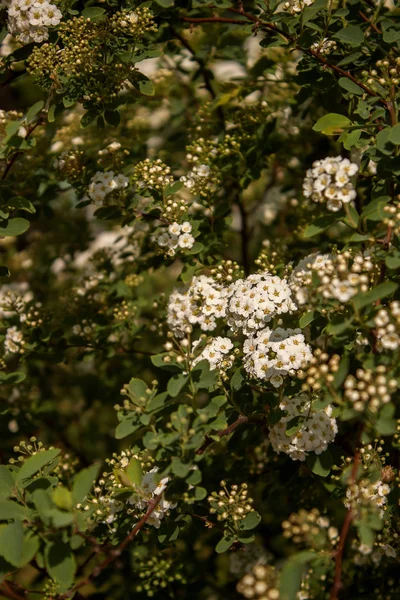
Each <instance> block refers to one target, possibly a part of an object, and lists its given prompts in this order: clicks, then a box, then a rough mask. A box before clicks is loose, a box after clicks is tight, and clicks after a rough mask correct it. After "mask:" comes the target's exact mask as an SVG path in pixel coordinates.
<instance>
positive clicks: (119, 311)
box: [113, 300, 137, 322]
mask: <svg viewBox="0 0 400 600" xmlns="http://www.w3.org/2000/svg"><path fill="white" fill-rule="evenodd" d="M136 312H137V307H136V306H135V304H134V303H133V302H132V301H130V302H129V301H127V300H122V302H121V304H120V305H119V306H116V307H114V309H113V314H114V319H115V320H116V321H122V322H125V321H128V320H130V319H132V318H134V317H135V316H136Z"/></svg>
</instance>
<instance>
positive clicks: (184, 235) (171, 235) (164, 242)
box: [157, 221, 195, 256]
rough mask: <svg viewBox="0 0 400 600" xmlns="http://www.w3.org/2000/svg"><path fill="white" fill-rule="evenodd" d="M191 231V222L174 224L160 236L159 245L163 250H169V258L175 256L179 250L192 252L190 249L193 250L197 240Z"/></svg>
mask: <svg viewBox="0 0 400 600" xmlns="http://www.w3.org/2000/svg"><path fill="white" fill-rule="evenodd" d="M191 231H192V226H191V224H190V223H189V221H185V222H184V223H182V224H181V225H180V224H179V223H172V224H171V225H170V226H169V227H168V231H165V232H164V233H162V234H161V235H160V236H158V238H157V243H158V245H159V246H161V248H165V249H166V250H167V254H168V256H175V254H176V250H177V249H182V250H184V249H188V250H190V248H193V244H194V242H195V239H194V237H193V236H192V235H191Z"/></svg>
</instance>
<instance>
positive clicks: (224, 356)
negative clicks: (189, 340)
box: [193, 336, 235, 371]
mask: <svg viewBox="0 0 400 600" xmlns="http://www.w3.org/2000/svg"><path fill="white" fill-rule="evenodd" d="M199 343H200V340H199V341H197V342H194V343H193V349H195V348H196V346H197V345H198V344H199ZM232 350H233V343H232V340H230V339H229V338H227V337H221V336H218V337H215V338H211V342H210V343H208V344H207V345H206V347H205V348H203V350H202V351H201V352H200V354H199V355H198V356H196V358H195V359H194V361H193V365H196V364H197V363H198V362H200V361H201V360H204V359H206V360H208V362H209V364H210V370H211V371H212V370H213V369H220V370H222V371H227V370H228V369H230V368H231V367H232V365H233V361H234V359H235V356H234V354H233V353H232Z"/></svg>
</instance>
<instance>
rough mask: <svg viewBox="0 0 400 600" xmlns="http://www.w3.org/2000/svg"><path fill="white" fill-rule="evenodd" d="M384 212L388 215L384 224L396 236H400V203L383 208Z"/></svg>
mask: <svg viewBox="0 0 400 600" xmlns="http://www.w3.org/2000/svg"><path fill="white" fill-rule="evenodd" d="M383 210H384V212H385V213H386V214H387V215H388V216H387V217H386V218H385V219H383V224H384V225H385V226H386V227H387V228H390V229H392V231H393V233H394V235H400V202H396V204H388V205H386V206H384V207H383Z"/></svg>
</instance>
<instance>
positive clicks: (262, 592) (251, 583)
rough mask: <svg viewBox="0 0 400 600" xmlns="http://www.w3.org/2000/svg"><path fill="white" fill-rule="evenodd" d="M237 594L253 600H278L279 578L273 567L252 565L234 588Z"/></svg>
mask: <svg viewBox="0 0 400 600" xmlns="http://www.w3.org/2000/svg"><path fill="white" fill-rule="evenodd" d="M236 589H237V591H238V592H239V594H242V596H244V597H245V598H254V599H255V600H279V598H280V594H279V576H278V573H277V571H276V569H275V567H272V566H269V565H254V567H253V568H252V570H251V573H246V575H244V576H243V577H242V579H241V580H240V581H239V583H238V584H237V586H236Z"/></svg>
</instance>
